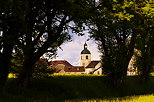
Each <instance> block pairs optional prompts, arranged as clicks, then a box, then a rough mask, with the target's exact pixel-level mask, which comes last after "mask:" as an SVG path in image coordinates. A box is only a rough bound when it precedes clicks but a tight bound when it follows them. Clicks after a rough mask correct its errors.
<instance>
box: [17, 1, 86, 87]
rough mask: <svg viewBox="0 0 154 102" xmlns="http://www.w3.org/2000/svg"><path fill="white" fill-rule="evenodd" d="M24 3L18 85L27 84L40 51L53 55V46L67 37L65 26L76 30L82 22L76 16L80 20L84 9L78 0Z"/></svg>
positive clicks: (67, 28)
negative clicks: (25, 7)
mask: <svg viewBox="0 0 154 102" xmlns="http://www.w3.org/2000/svg"><path fill="white" fill-rule="evenodd" d="M27 2H28V3H27V5H28V6H27V7H28V10H27V13H26V16H25V22H24V23H25V29H26V31H25V32H24V34H23V36H22V37H21V39H20V40H19V42H18V47H19V48H20V49H22V51H23V55H24V62H23V69H22V72H21V73H20V75H19V78H18V84H19V85H20V86H27V83H28V81H29V79H30V78H31V77H32V72H33V69H34V65H35V63H36V61H37V60H38V59H39V58H40V57H41V56H42V55H43V54H44V53H46V52H50V54H51V56H52V55H54V54H55V53H56V50H57V48H58V47H59V46H60V45H61V44H62V43H64V42H65V41H68V40H69V39H70V35H69V34H68V31H70V30H69V29H71V30H72V31H74V32H79V29H80V28H82V23H83V22H81V23H80V20H79V18H80V17H81V19H82V16H83V15H84V12H85V10H84V9H85V8H84V7H81V1H73V0H65V1H61V0H53V1H51V0H40V1H38V0H28V1H27ZM85 3H86V2H85ZM82 5H84V4H82ZM79 12H81V14H83V15H80V14H79ZM76 13H78V14H79V15H76ZM75 22H78V23H75ZM70 23H71V24H70ZM75 24H78V26H75Z"/></svg>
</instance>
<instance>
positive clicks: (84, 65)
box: [49, 43, 102, 74]
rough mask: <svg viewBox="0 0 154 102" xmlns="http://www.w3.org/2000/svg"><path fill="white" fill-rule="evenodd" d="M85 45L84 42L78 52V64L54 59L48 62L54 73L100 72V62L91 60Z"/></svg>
mask: <svg viewBox="0 0 154 102" xmlns="http://www.w3.org/2000/svg"><path fill="white" fill-rule="evenodd" d="M87 47H88V46H87V44H86V43H85V44H84V49H83V50H82V51H81V54H80V66H73V65H71V64H70V63H69V62H68V61H66V60H56V61H51V62H50V63H49V64H50V66H49V68H52V69H53V70H55V73H78V74H102V65H101V62H100V61H92V60H91V53H90V51H89V50H88V48H87Z"/></svg>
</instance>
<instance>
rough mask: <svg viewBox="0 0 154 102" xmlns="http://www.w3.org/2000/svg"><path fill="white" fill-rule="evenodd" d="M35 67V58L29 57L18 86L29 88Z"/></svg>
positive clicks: (24, 64)
mask: <svg viewBox="0 0 154 102" xmlns="http://www.w3.org/2000/svg"><path fill="white" fill-rule="evenodd" d="M34 65H35V62H34V59H33V56H31V57H27V58H25V60H24V63H23V69H22V72H21V73H19V77H18V81H17V84H18V85H19V86H21V87H27V85H28V82H29V80H30V78H31V77H32V73H33V67H34Z"/></svg>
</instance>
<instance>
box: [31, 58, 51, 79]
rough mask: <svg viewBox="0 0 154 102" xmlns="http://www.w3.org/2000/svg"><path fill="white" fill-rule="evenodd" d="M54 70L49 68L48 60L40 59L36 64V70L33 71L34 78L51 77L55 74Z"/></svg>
mask: <svg viewBox="0 0 154 102" xmlns="http://www.w3.org/2000/svg"><path fill="white" fill-rule="evenodd" d="M53 73H54V70H53V69H51V68H49V65H48V61H47V59H44V58H40V59H39V61H37V62H36V65H35V68H34V70H33V76H32V77H33V78H44V77H45V78H46V77H49V75H50V74H53Z"/></svg>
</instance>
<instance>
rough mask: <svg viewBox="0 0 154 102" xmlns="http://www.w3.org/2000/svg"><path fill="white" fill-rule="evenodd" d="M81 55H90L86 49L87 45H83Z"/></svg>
mask: <svg viewBox="0 0 154 102" xmlns="http://www.w3.org/2000/svg"><path fill="white" fill-rule="evenodd" d="M81 54H91V53H90V51H89V50H88V49H87V44H86V43H85V44H84V49H83V50H82V51H81Z"/></svg>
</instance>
